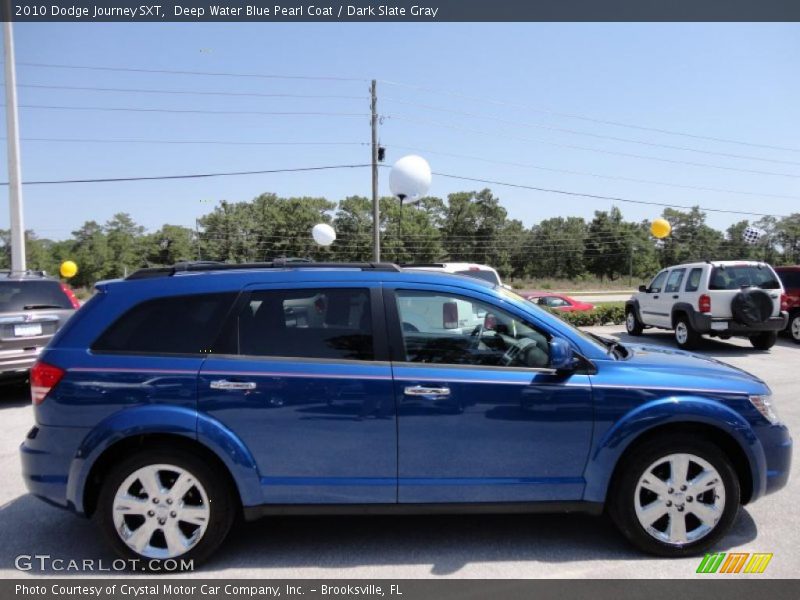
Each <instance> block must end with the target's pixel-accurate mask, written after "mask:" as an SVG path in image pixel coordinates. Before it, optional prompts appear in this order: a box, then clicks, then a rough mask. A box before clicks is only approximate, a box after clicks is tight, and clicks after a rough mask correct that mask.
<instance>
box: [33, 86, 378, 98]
mask: <svg viewBox="0 0 800 600" xmlns="http://www.w3.org/2000/svg"><path fill="white" fill-rule="evenodd" d="M17 87H18V88H29V89H42V90H69V91H85V92H122V93H135V94H175V95H182V96H231V97H247V98H250V97H252V98H314V99H325V100H366V99H367V98H366V96H346V95H339V94H263V93H259V92H215V91H197V90H163V89H162V90H159V89H152V88H148V89H143V88H110V87H92V86H77V85H40V84H34V83H27V84H21V85H18V86H17Z"/></svg>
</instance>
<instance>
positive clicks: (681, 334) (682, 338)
mask: <svg viewBox="0 0 800 600" xmlns="http://www.w3.org/2000/svg"><path fill="white" fill-rule="evenodd" d="M675 339H676V340H677V341H678V343H679V344H681V345H683V344H685V343H686V341H687V340H688V339H689V328H688V326H687V325H686V323H684V322H683V321H679V322H678V324H677V325H675Z"/></svg>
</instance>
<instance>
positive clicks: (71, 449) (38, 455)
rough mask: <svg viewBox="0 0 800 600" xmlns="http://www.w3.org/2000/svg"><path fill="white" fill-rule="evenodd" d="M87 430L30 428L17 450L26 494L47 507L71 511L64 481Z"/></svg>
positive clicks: (75, 428)
mask: <svg viewBox="0 0 800 600" xmlns="http://www.w3.org/2000/svg"><path fill="white" fill-rule="evenodd" d="M85 436H86V430H85V429H83V428H79V427H48V426H43V425H37V426H35V427H33V428H32V429H31V430H30V431H29V432H28V435H27V436H26V437H25V441H24V442H22V445H21V446H20V449H19V450H20V459H21V461H22V477H23V479H24V480H25V486H26V487H27V488H28V491H29V492H30V493H31V494H33V495H34V496H37V497H39V498H41V499H42V500H45V501H46V502H48V503H50V504H54V505H56V506H60V507H63V508H73V506H72V503H71V502H69V501H68V499H67V481H68V478H69V470H70V465H71V463H72V459H73V457H74V455H75V451H76V450H77V449H78V447H79V446H80V444H81V442H82V440H83V438H84V437H85Z"/></svg>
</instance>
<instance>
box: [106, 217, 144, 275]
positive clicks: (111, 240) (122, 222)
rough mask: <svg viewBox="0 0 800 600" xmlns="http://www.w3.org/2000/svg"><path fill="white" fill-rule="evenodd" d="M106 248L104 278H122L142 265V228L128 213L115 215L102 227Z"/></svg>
mask: <svg viewBox="0 0 800 600" xmlns="http://www.w3.org/2000/svg"><path fill="white" fill-rule="evenodd" d="M103 231H104V232H105V235H106V245H107V247H108V262H107V263H106V266H105V269H104V276H105V277H124V276H125V275H126V274H128V273H130V272H131V271H134V270H136V269H138V268H139V267H141V266H143V265H144V262H145V261H144V248H143V245H142V236H143V235H144V227H142V226H141V225H137V224H136V222H135V221H134V220H133V219H132V218H131V216H130V215H129V214H128V213H117V214H115V215H114V216H113V217H112V218H111V219H109V220H108V221H106V224H105V225H104V226H103Z"/></svg>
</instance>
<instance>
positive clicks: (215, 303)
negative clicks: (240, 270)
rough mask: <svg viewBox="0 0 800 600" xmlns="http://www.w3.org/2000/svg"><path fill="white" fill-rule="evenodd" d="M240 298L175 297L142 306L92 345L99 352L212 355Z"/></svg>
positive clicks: (228, 295)
mask: <svg viewBox="0 0 800 600" xmlns="http://www.w3.org/2000/svg"><path fill="white" fill-rule="evenodd" d="M235 298H236V294H233V293H226V294H198V295H192V296H171V297H169V298H157V299H154V300H148V301H146V302H142V303H141V304H138V305H137V306H134V307H133V308H132V309H130V310H129V311H128V312H126V313H125V314H123V315H122V316H121V317H120V318H118V319H117V320H116V321H115V322H114V323H113V324H112V325H111V326H110V327H109V328H108V329H106V331H105V332H103V334H102V335H101V336H100V337H99V338H98V339H97V341H96V342H95V343H94V344H93V345H92V350H93V351H95V352H120V353H129V354H204V353H207V352H209V351H210V349H211V345H212V344H213V342H214V338H215V337H216V335H217V332H218V331H219V329H220V325H221V324H222V320H223V319H224V318H225V315H226V314H227V312H228V310H229V308H230V307H231V304H232V303H233V301H234V299H235Z"/></svg>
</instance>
